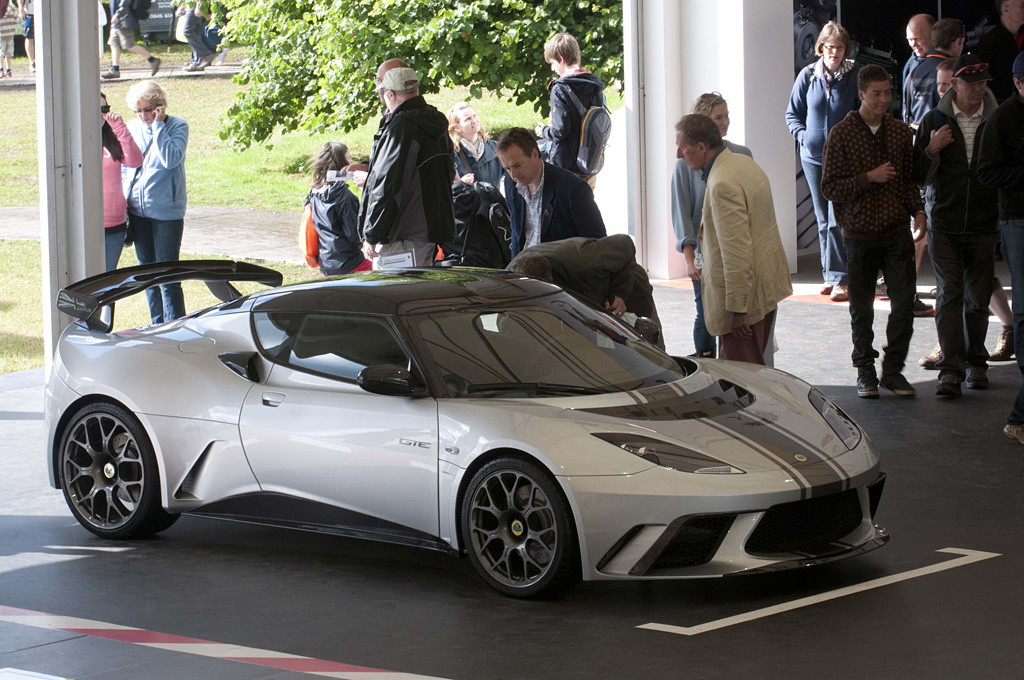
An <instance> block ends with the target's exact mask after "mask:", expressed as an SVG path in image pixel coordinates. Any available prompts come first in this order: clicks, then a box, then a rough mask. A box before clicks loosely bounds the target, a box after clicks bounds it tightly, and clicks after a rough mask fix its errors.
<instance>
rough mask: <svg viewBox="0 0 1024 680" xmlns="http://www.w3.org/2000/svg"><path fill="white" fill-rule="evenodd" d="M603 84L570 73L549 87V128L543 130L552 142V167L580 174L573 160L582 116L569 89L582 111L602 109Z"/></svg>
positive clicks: (594, 78)
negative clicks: (574, 95) (595, 107)
mask: <svg viewBox="0 0 1024 680" xmlns="http://www.w3.org/2000/svg"><path fill="white" fill-rule="evenodd" d="M604 87H605V86H604V81H602V80H601V79H600V78H598V77H597V76H595V75H594V74H593V73H591V72H589V71H583V72H580V73H570V74H569V75H567V76H563V77H561V78H559V79H558V80H554V81H552V82H551V84H550V85H549V86H548V89H549V90H550V91H551V124H550V125H545V126H544V134H543V137H544V139H546V140H548V141H549V142H551V151H550V157H549V158H548V160H549V161H550V162H551V164H552V165H557V166H558V167H560V168H565V169H566V170H568V171H569V172H574V173H576V174H580V173H581V171H580V168H579V166H578V165H576V156H577V155H579V152H580V132H581V131H582V127H583V116H581V115H580V112H579V109H577V108H576V104H575V103H574V102H573V101H572V98H571V97H570V96H569V93H568V90H569V89H571V90H572V91H573V92H574V93H576V96H577V97H578V98H579V100H580V103H581V104H583V108H585V109H589V108H590V107H591V106H604V103H605V102H604Z"/></svg>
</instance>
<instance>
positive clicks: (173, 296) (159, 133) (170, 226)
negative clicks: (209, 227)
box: [121, 80, 188, 324]
mask: <svg viewBox="0 0 1024 680" xmlns="http://www.w3.org/2000/svg"><path fill="white" fill-rule="evenodd" d="M125 101H126V102H127V104H128V107H129V108H130V109H132V110H133V111H134V112H135V114H136V116H137V118H135V119H134V120H132V121H131V122H129V123H128V130H129V131H130V132H131V133H132V139H134V140H135V143H136V144H138V146H139V148H140V149H142V166H141V167H139V168H137V169H132V168H124V169H123V170H122V172H121V184H122V186H123V187H124V196H125V199H126V200H127V202H128V229H129V230H130V231H131V233H132V237H133V238H134V239H135V253H136V254H137V255H138V257H139V264H152V263H154V262H169V261H173V260H177V259H178V256H179V254H180V252H181V233H182V231H183V230H184V228H185V149H186V147H187V146H188V123H186V122H185V121H184V120H182V119H181V118H178V117H176V116H168V115H167V90H165V89H164V88H162V87H160V86H159V85H157V84H156V83H155V82H153V81H152V80H143V81H140V82H138V83H135V84H134V85H132V86H131V88H130V89H129V90H128V94H127V95H125ZM146 299H147V301H148V302H149V316H150V319H151V320H152V322H153V323H154V324H157V323H164V322H165V321H171V320H172V319H177V318H178V317H181V316H184V315H185V296H184V295H183V294H182V292H181V284H180V283H172V284H168V285H165V286H160V288H159V290H157V289H156V288H149V289H148V290H146Z"/></svg>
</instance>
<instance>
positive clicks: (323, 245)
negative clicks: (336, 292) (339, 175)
mask: <svg viewBox="0 0 1024 680" xmlns="http://www.w3.org/2000/svg"><path fill="white" fill-rule="evenodd" d="M306 202H307V203H309V204H310V207H311V209H312V216H313V226H314V227H316V235H317V237H318V238H319V240H320V252H319V256H318V257H317V260H318V261H319V263H320V271H321V273H323V275H324V276H337V275H338V274H348V273H349V272H350V271H352V270H353V269H355V268H356V267H358V266H359V265H361V264H362V263H363V260H364V258H363V249H362V241H361V239H360V238H359V228H358V223H357V222H356V219H357V217H358V213H359V199H357V198H356V195H355V194H353V193H352V192H351V191H350V190H349V188H348V185H347V184H345V182H338V183H336V184H324V185H323V186H322V187H318V188H316V189H313V190H311V191H310V192H309V196H307V197H306Z"/></svg>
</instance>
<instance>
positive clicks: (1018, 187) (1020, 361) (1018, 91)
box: [954, 54, 1024, 444]
mask: <svg viewBox="0 0 1024 680" xmlns="http://www.w3.org/2000/svg"><path fill="white" fill-rule="evenodd" d="M979 66H980V65H974V68H973V69H970V70H972V71H974V73H973V74H970V73H968V72H964V73H963V75H964V76H966V77H977V75H978V72H979V71H980V70H981V69H980V68H979ZM954 75H955V71H954ZM1013 89H1014V92H1013V93H1012V94H1011V95H1010V97H1009V98H1008V99H1007V100H1006V101H1004V102H1003V103H1002V104H1000V105H999V107H998V108H997V109H996V110H995V112H993V114H992V116H991V117H990V118H989V119H988V121H986V123H985V129H984V131H983V132H982V135H981V152H980V154H979V157H978V178H979V179H980V180H981V182H982V183H983V184H986V185H988V186H991V187H995V188H997V189H999V231H1000V234H1001V235H1002V239H1003V255H1004V256H1005V258H1006V266H1007V268H1008V269H1009V270H1010V279H1011V283H1012V286H1013V303H1014V304H1013V331H1014V333H1013V335H1014V338H1013V344H1014V350H1015V352H1016V355H1017V367H1018V368H1019V369H1020V371H1021V375H1022V376H1024V148H1022V146H1021V141H1020V140H1021V139H1024V98H1022V97H1024V54H1019V55H1017V58H1016V59H1015V60H1014V62H1013ZM1003 432H1004V433H1005V434H1006V436H1007V437H1009V438H1010V439H1014V440H1016V441H1017V442H1019V443H1021V444H1024V384H1022V385H1021V387H1020V389H1019V391H1018V392H1017V399H1016V401H1015V402H1014V404H1013V408H1012V409H1011V410H1010V414H1009V415H1008V416H1007V417H1006V426H1005V427H1004V428H1003Z"/></svg>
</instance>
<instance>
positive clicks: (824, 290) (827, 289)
mask: <svg viewBox="0 0 1024 680" xmlns="http://www.w3.org/2000/svg"><path fill="white" fill-rule="evenodd" d="M818 293H820V294H821V295H831V294H832V284H831V283H823V284H821V290H819V291H818Z"/></svg>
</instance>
